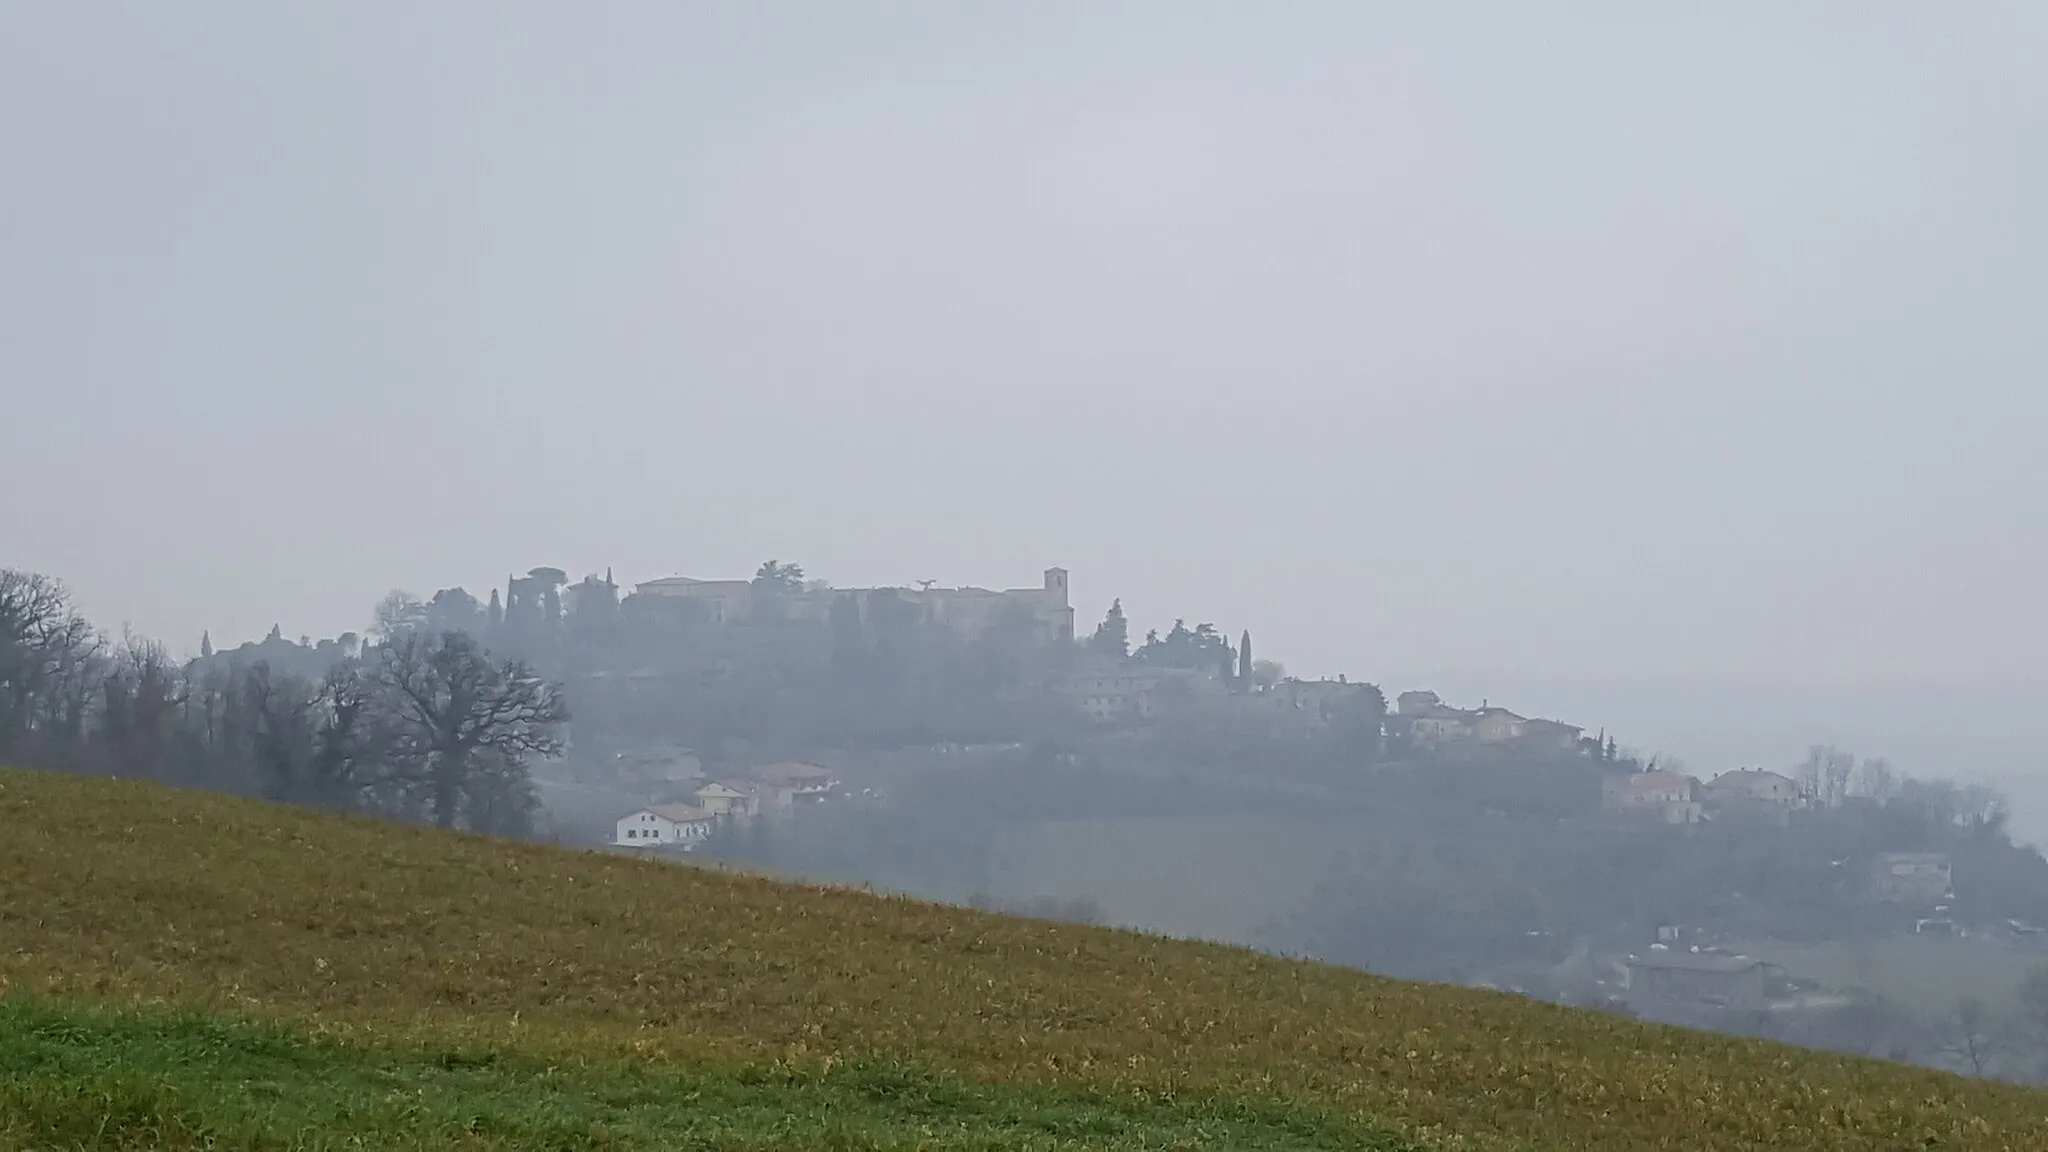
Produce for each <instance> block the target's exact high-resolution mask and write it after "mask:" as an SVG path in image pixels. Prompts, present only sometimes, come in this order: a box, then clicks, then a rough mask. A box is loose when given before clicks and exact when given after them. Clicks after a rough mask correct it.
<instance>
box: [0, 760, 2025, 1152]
mask: <svg viewBox="0 0 2048 1152" xmlns="http://www.w3.org/2000/svg"><path fill="white" fill-rule="evenodd" d="M0 945H4V946H0V1004H4V1006H5V1011H4V1012H0V1085H4V1086H5V1087H4V1091H5V1092H6V1093H7V1095H5V1096H0V1118H4V1119H0V1141H4V1142H5V1143H6V1145H7V1146H13V1147H117V1146H126V1147H134V1146H160V1147H201V1146H205V1147H214V1148H232V1147H342V1146H352V1147H365V1146H367V1147H478V1148H483V1147H548V1148H570V1147H591V1148H595V1147H606V1146H634V1145H635V1144H637V1145H639V1146H647V1147H654V1146H663V1147H684V1148H689V1147H695V1148H898V1147H901V1148H915V1147H972V1148H1010V1147H1020V1148H1021V1147H1059V1146H1066V1147H1091V1148H1092V1147H1118V1146H1126V1147H1151V1148H1166V1147H1186V1148H1206V1147H1216V1148H1260V1147H1265V1148H1283V1147H1340V1148H1341V1147H1352V1148H1382V1149H1395V1148H1471V1149H1544V1150H1551V1149H1556V1150H1579V1149H1590V1150H1613V1152H1622V1150H1628V1152H1634V1150H1637V1149H1646V1148H1672V1149H1702V1150H1705V1149H1753V1148H1773V1149H1845V1150H1854V1149H1907V1148H1914V1149H1924V1148H1956V1149H1985V1150H1991V1149H2010V1150H2015V1152H2016V1150H2020V1149H2025V1150H2028V1152H2036V1150H2039V1149H2042V1148H2048V1094H2041V1093H2036V1092H2031V1091H2026V1090H2022V1089H2017V1088H2010V1087H2004V1086H1999V1085H1993V1084H1987V1083H1974V1082H1969V1081H1964V1080H1961V1079H1958V1078H1954V1077H1950V1076H1945V1075H1941V1074H1937V1073H1931V1072H1926V1071H1921V1070H1915V1069H1909V1068H1903V1067H1892V1066H1888V1065H1883V1064H1878V1063H1874V1062H1870V1061H1864V1060H1857V1059H1852V1058H1848V1057H1840V1056H1834V1055H1828V1054H1819V1053H1807V1052H1800V1051H1795V1050H1791V1049H1786V1048H1781V1047H1777V1046H1774V1045H1770V1044H1764V1043H1760V1042H1752V1041H1743V1040H1736V1039H1731V1038H1722V1037H1715V1036H1708V1035H1704V1034H1697V1033H1689V1032H1684V1031H1679V1030H1675V1029H1665V1028H1656V1027H1651V1026H1645V1025H1639V1024H1635V1023H1632V1022H1629V1021H1626V1020H1621V1019H1617V1018H1614V1017H1609V1016H1604V1015H1598V1014H1592V1013H1582V1012H1573V1011H1569V1010H1566V1009H1561V1008H1555V1007H1550V1006H1546V1005H1541V1004H1536V1003H1532V1002H1527V1001H1522V1000H1519V999H1515V998H1512V997H1508V996H1504V995H1497V994H1489V993H1484V992H1479V991H1474V990H1467V989H1456V988H1448V987H1438V986H1424V985H1413V984H1402V983H1398V982H1393V981H1386V980H1380V979H1376V978H1374V977H1371V976H1368V975H1365V974H1362V973H1357V972H1350V971H1344V970H1340V969H1335V968H1328V967H1322V966H1317V965H1311V964H1302V963H1295V962H1290V961H1285V960H1279V959H1274V958H1270V957H1262V956H1258V955H1255V954H1252V953H1250V952H1246V951H1242V950H1238V949H1233V948H1229V947H1224V946H1221V945H1210V944H1197V943H1187V942H1178V941H1170V940H1163V939H1159V938H1156V937H1149V936H1141V935H1136V934H1132V933H1124V932H1114V931H1109V930H1104V929H1089V928H1076V927H1067V926H1057V925H1050V924H1044V923H1036V922H1028V921H1019V920H1006V919H1003V918H1000V917H995V916H989V915H983V914H979V913H975V912H972V911H968V910H963V909H954V908H943V907H938V906H934V905H928V904H921V903H916V902H912V901H907V900H901V899H887V898H881V897H875V896H869V895H864V894H862V893H858V892H850V891H845V890H837V889H821V888H805V887H796V886H791V885H786V884H778V883H775V882H772V881H768V880H765V879H761V878H758V877H750V876H745V875H739V874H733V873H725V872H718V871H712V870H705V869H696V868H678V867H674V866H670V865H665V864H661V863H658V862H652V861H643V860H634V859H624V858H620V857H618V856H614V855H602V854H589V855H582V854H574V853H567V852H562V851H558V850H553V849H547V848H541V847H536V846H525V845H512V844H505V843H499V842H494V841H490V840H485V839H481V838H476V837H468V836H459V835H450V834H445V833H436V832H433V831H431V830H427V829H417V828H410V827H397V826H390V825H382V824H377V823H373V822H370V821H366V820H358V819H349V818H342V817H335V816H329V815H322V814H317V813H310V812H304V811H299V810H295V809H289V808H281V807H273V806H267V805H262V804H258V803H254V802H249V801H243V800H236V799H230V798H224V797H218V796H209V795H203V794H194V793H180V792H173V791H168V790H165V789H161V788H156V787H152V786H150V785H147V784H142V783H137V782H130V781H104V780H81V779H72V778H63V777H53V776H46V775H40V774H31V773H12V772H8V773H0ZM784 1117H786V1119H784ZM350 1140H355V1141H358V1142H357V1143H353V1144H351V1143H349V1141H350ZM1119 1142H1121V1144H1119Z"/></svg>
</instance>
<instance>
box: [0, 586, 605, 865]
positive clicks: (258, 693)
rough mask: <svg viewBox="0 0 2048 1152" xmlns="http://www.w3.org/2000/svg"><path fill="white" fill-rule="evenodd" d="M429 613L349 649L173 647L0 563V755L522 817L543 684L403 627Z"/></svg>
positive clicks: (523, 668)
mask: <svg viewBox="0 0 2048 1152" xmlns="http://www.w3.org/2000/svg"><path fill="white" fill-rule="evenodd" d="M452 603H453V602H452V601H445V602H443V604H442V606H441V607H442V609H443V610H444V611H445V610H448V609H449V608H450V606H451V604H452ZM381 615H382V608H381V607H380V616H381ZM399 616H405V617H406V619H408V620H412V618H411V616H409V615H407V614H405V613H400V614H399V615H398V616H394V617H393V620H397V619H398V618H399ZM433 619H434V618H433V615H432V614H431V613H429V614H427V615H426V616H422V617H419V618H418V619H417V620H412V623H411V624H407V625H405V626H402V627H397V628H395V629H394V630H393V631H392V632H390V633H389V634H387V635H386V636H385V637H384V639H383V640H381V641H380V642H374V643H372V644H370V645H369V646H367V647H359V646H358V644H357V643H356V641H355V639H354V637H348V638H346V640H345V641H342V640H337V641H331V642H323V644H321V645H310V644H304V643H302V644H298V645H294V644H291V643H290V642H288V641H285V640H283V638H282V636H281V634H280V633H279V631H278V630H276V629H273V630H272V633H271V635H270V636H269V637H267V638H266V639H265V640H264V641H263V642H261V643H259V644H254V645H246V646H244V647H243V648H241V649H235V650H231V651H229V652H226V653H216V654H214V655H212V656H211V657H209V658H205V659H200V660H194V661H190V662H185V663H180V662H178V661H175V660H173V659H172V658H171V657H170V656H169V654H168V653H167V652H166V650H165V649H164V647H163V646H162V645H161V644H158V643H155V642H152V641H147V640H142V639H139V638H136V637H133V636H125V637H123V638H122V639H120V640H119V641H114V640H111V639H109V638H108V637H107V636H106V635H104V634H103V633H101V632H100V631H98V630H97V629H95V628H93V627H92V626H91V624H90V623H88V622H87V621H86V620H85V619H84V617H82V616H81V615H79V614H78V613H77V612H76V611H75V610H74V609H73V608H72V606H71V602H70V598H69V596H68V595H67V594H66V593H65V591H64V589H63V586H62V585H61V584H59V583H58V582H57V581H55V580H53V579H50V578H49V577H45V576H39V575H35V574H32V573H24V572H15V571H11V570H0V762H5V763H19V764H29V765H40V766H46V767H52V768H61V769H68V770H73V771H86V772H96V773H105V774H109V775H122V776H128V775H133V776H143V777H148V778H151V779H157V780H162V781H165V782H169V783H176V784H188V785H197V786H202V787H210V788H219V789H224V790H229V791H237V792H247V793H251V794H254V795H260V796H264V797H268V798H271V799H277V800H288V801H297V802H302V803H309V804H318V805H323V806H330V807H340V808H352V809H357V810H360V811H365V812H372V813H380V814H385V815H390V816H396V817H402V818H407V819H415V820H430V821H432V822H434V823H437V824H440V825H442V826H445V827H457V826H459V827H465V828H472V829H476V830H479V831H489V832H499V833H524V832H528V831H530V830H531V828H532V820H533V816H534V813H535V811H536V809H537V804H536V801H535V798H534V794H533V788H532V784H531V781H530V778H529V774H528V770H529V766H530V764H531V763H532V761H534V760H535V759H545V758H549V757H552V756H556V755H559V754H560V752H561V750H562V745H561V741H560V737H559V732H560V729H561V726H562V725H563V724H564V723H565V722H566V721H567V719H568V710H567V708H566V705H565V704H564V701H563V697H562V693H561V689H560V687H559V685H556V684H554V683H551V682H549V681H547V680H545V679H543V678H541V677H539V676H538V675H536V674H535V672H534V671H533V669H532V668H531V666H529V665H528V664H527V662H526V661H524V660H521V659H517V658H500V657H496V656H493V655H492V654H490V653H488V652H487V651H485V650H484V649H483V648H482V647H481V646H480V645H479V644H478V642H477V640H476V639H475V638H474V637H473V636H471V635H470V634H468V633H467V632H463V631H456V630H445V631H438V632H428V631H425V630H424V629H421V628H418V627H414V626H413V625H414V624H421V623H431V622H432V621H433ZM381 624H382V621H381V620H380V626H381Z"/></svg>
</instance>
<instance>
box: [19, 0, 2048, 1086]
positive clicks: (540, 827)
mask: <svg viewBox="0 0 2048 1152" xmlns="http://www.w3.org/2000/svg"><path fill="white" fill-rule="evenodd" d="M2044 49H2048V13H2044V12H2043V11H2040V10H2037V9H2036V8H2034V7H2031V6H2025V5H2017V4H2011V5H1992V4H1987V5H1979V6H1974V7H1971V8H1968V9H1958V10H1954V11H1944V12H1942V13H1940V14H1939V17H1938V18H1931V17H1929V16H1928V15H1927V12H1926V10H1925V9H1924V8H1922V7H1919V6H1910V5H1906V4H1903V3H1877V4H1866V5H1860V6H1857V7H1856V8H1855V10H1854V11H1847V10H1835V9H1823V8H1817V7H1808V8H1799V7H1787V6H1784V5H1763V4H1750V5H1744V4H1737V5H1722V6H1717V7H1715V8H1714V9H1713V10H1712V11H1710V12H1697V13H1664V12H1644V11H1639V10H1636V9H1634V8H1628V7H1622V6H1611V5H1597V4H1580V5H1567V6H1564V7H1563V8H1559V9H1553V10H1548V11H1544V12H1536V11H1533V10H1524V9H1521V8H1518V7H1514V6H1508V5H1496V6H1482V7H1480V8H1476V9H1464V10H1458V11H1453V10H1450V9H1441V10H1440V9H1438V8H1436V7H1431V6H1416V7H1414V8H1413V9H1412V10H1408V11H1393V10H1378V9H1366V8H1362V7H1359V6H1355V5H1345V4H1336V3H1329V4H1303V5H1296V6H1291V7H1289V8H1288V9H1286V10H1285V11H1268V10H1262V9H1258V8H1255V7H1252V6H1230V5H1213V4H1177V5H1150V4H1130V5H1122V6H1117V7H1115V8H1104V7H1101V6H1093V5H1078V4H1066V5H1061V4H1055V5H1034V6H1030V7H1029V8H1024V7H1018V8H1009V9H1002V8H974V9H967V8H961V7H957V6H949V5H905V6H899V7H893V8H890V9H887V10H880V9H861V8H842V7H832V6H824V5H792V6H785V7H780V8H775V9H763V8H738V7H727V6H689V7H682V6H671V5H642V6H630V5H629V6H623V7H621V8H619V9H616V10H614V11H613V12H612V13H611V14H610V15H608V16H602V17H601V16H599V15H596V14H593V13H588V12H583V11H577V10H569V9H563V8H553V7H548V6H543V5H534V4H499V5H490V6H465V5H437V6H433V7H431V8H424V9H413V8H404V7H400V6H396V5H374V4H366V5H352V6H347V7H329V8H315V7H294V8H289V9H287V8H278V9H275V10H261V11H250V10H247V9H244V8H231V7H229V6H226V5H217V4H188V5H181V6H179V8H178V10H177V11H176V12H171V11H169V10H165V11H161V12H159V11H154V10H136V9H127V10H117V9H114V8H111V7H103V6H96V5H87V4H77V5H59V6H44V7H41V8H36V9H27V8H24V9H20V10H17V11H14V12H12V13H11V14H9V15H8V16H6V17H0V143H4V144H5V145H6V146H5V147H4V148H0V390H4V397H5V400H4V416H0V459H4V460H5V462H6V465H7V468H8V470H9V472H10V474H11V475H12V476H13V477H14V480H13V481H12V486H13V488H14V489H15V493H16V496H17V498H16V499H14V500H11V501H7V502H5V503H4V504H0V568H4V570H5V571H4V575H0V689H4V691H0V761H5V762H8V763H11V764H20V765H24V766H32V767H47V768H54V769H59V770H67V771H78V772H89V773H97V774H118V775H123V776H142V777H149V778H153V779H157V780H161V781H164V782H166V783H172V784H178V785H187V786H200V787H209V788H217V789H223V790H228V791H234V792H242V793H248V794H251V795H258V796H263V797H266V798H270V799H275V800H279V801H284V802H290V803H300V804H309V805H317V806H321V807H327V808H334V809H339V810H349V811H358V812H367V813H371V814H375V815H379V816H383V817H387V818H390V819H395V820H406V821H415V822H422V823H434V824H439V825H442V826H445V827H450V828H466V829H471V830H476V831H483V832H489V833H492V834H496V835H503V836H514V837H522V838H532V839H542V840H549V841H554V842H558V843H561V844H564V845H567V846H571V847H574V848H578V849H582V850H590V851H605V852H630V853H635V854H642V855H653V856H656V857H658V858H661V859H665V860H669V861H672V862H673V863H674V864H675V865H676V866H678V867H697V866H718V867H734V868H746V869H753V870H761V871H765V872H768V873H770V874H773V875H782V876H789V877H794V878H801V879H810V880H824V881H831V882H835V883H847V884H857V885H867V886H871V887H874V888H876V889H879V890H885V891H894V892H904V893H910V894H914V895H918V896H923V897H927V898H931V899H937V900H944V901H949V902H954V903H960V904H972V905H975V906H978V907H983V908H987V909H991V910H996V911H1002V912H1007V913H1012V914H1019V915H1031V916H1041V917H1047V918H1051V919H1059V920H1070V921H1087V922H1094V923H1103V924H1113V925H1119V926H1125V927H1133V928H1139V929H1143V930H1147V931H1153V932H1160V933H1167V934H1172V935H1181V936H1195V937H1203V938H1211V939H1219V940H1226V941H1231V942H1235V943H1240V944H1245V945H1249V946H1252V947H1257V948H1262V949H1267V950H1271V951H1275V952H1283V953H1287V954H1290V955H1306V956H1313V957H1316V958H1320V959H1324V960H1328V961H1331V962H1336V963H1344V964H1352V965H1357V966H1361V967H1366V968H1370V969H1372V970H1375V971H1380V972H1385V973H1389V974H1393V975H1399V976H1404V977H1414V978H1427V979H1441V980H1452V981H1459V982H1464V983H1472V984H1485V985H1489V986H1493V987H1498V988H1502V989H1505V990H1509V991H1513V992H1516V993H1519V994H1522V995H1528V996H1536V997H1540V998H1543V999H1548V1000H1556V1001H1561V1002H1565V1003H1570V1004H1575V1005H1580V1006H1584V1007H1588V1008H1591V1009H1595V1010H1601V1011H1612V1012H1623V1013H1628V1014H1632V1015H1640V1016H1646V1017H1650V1018H1656V1019H1669V1020H1674V1021H1677V1022H1681V1023H1690V1024H1697V1025H1701V1026H1705V1027H1713V1028H1719V1029H1723V1030H1728V1031H1736V1032H1744V1033H1752V1034H1758V1035H1770V1036H1776V1037H1779V1038H1783V1039H1788V1040H1792V1041H1795V1042H1799V1043H1807V1044H1814V1045H1819V1046H1825V1047H1830V1048H1837V1049H1841V1050H1845V1051H1856V1052H1860V1053H1864V1054H1870V1055H1878V1056H1886V1057H1891V1058H1895V1059H1902V1060H1912V1061H1915V1062H1920V1063H1927V1064H1932V1065H1938V1066H1942V1067H1949V1068H1952V1069H1955V1070H1959V1071H1966V1072H1971V1073H1973V1074H1980V1075H1997V1076H2004V1077H2008V1078H2013V1079H2026V1080H2048V935H2044V933H2048V861H2044V860H2043V858H2042V857H2041V855H2040V854H2039V853H2038V852H2036V851H2035V850H2034V849H2033V848H2032V847H2031V845H2032V844H2034V843H2036V842H2044V843H2048V763H2044V759H2043V757H2042V754H2041V751H2040V749H2041V743H2040V740H2039V737H2038V736H2037V734H2036V733H2035V731H2034V724H2033V723H2032V718H2033V717H2034V716H2035V715H2037V714H2038V712H2039V707H2038V705H2039V701H2040V699H2041V694H2042V692H2043V691H2044V690H2048V673H2044V667H2048V665H2044V663H2043V652H2044V645H2048V609H2044V607H2043V605H2044V603H2048V601H2044V599H2043V598H2042V597H2041V596H2040V595H2039V594H2038V590H2037V589H2036V587H2035V585H2036V584H2037V583H2038V579H2037V574H2038V573H2039V571H2040V570H2041V567H2042V564H2043V562H2044V560H2048V538H2044V535H2043V533H2042V531H2041V529H2040V527H2039V519H2040V518H2039V515H2038V508H2037V505H2038V503H2039V497H2038V493H2040V492H2042V491H2048V463H2044V462H2043V457H2042V456H2041V454H2040V453H2038V452H2036V451H2034V440H2035V439H2036V437H2037V434H2036V429H2037V428H2038V427H2039V424H2040V421H2041V419H2042V418H2043V417H2044V416H2048V400H2044V399H2043V397H2042V394H2041V392H2040V389H2039V388H2038V387H2037V385H2038V382H2039V380H2040V379H2041V378H2042V376H2043V372H2044V370H2048V336H2044V335H2043V334H2042V330H2041V327H2040V325H2038V324H2037V323H2034V322H2033V317H2032V308H2031V305H2032V304H2033V302H2034V301H2036V300H2037V299H2038V298H2039V296H2040V289H2039V279H2040V273H2039V269H2040V268H2041V267H2042V266H2044V258H2048V228H2044V227H2043V225H2042V224H2041V222H2040V220H2039V219H2038V213H2037V212H2035V211H2033V208H2034V206H2035V205H2036V204H2038V203H2040V202H2041V199H2042V194H2043V192H2044V191H2048V154H2044V151H2043V149H2042V147H2041V145H2040V139H2041V136H2040V133H2039V131H2038V125H2036V124H2035V123H2034V120H2035V119H2038V117H2037V116H2036V114H2035V113H2034V111H2033V110H2034V109H2036V108H2039V107H2042V106H2043V104H2044V100H2048V91H2044V90H2043V89H2044V87H2048V81H2044V80H2043V79H2042V77H2041V75H2040V74H2039V70H2038V69H2037V68H2034V67H2032V65H2033V63H2034V61H2036V60H2038V59H2039V58H2040V55H2041V52H2042V51H2043V50H2044ZM2029 493H2033V494H2035V495H2029ZM1972 1005H1974V1007H1972Z"/></svg>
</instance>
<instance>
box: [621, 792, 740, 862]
mask: <svg viewBox="0 0 2048 1152" xmlns="http://www.w3.org/2000/svg"><path fill="white" fill-rule="evenodd" d="M716 819H717V817H715V816H713V815H712V814H711V813H709V812H706V811H705V810H704V809H702V808H699V807H697V806H695V805H693V804H656V805H654V806H653V807H651V808H642V809H640V810H638V811H636V812H633V813H631V814H629V815H626V816H621V817H620V818H619V823H618V830H617V835H616V836H614V837H613V840H612V843H613V844H615V845H617V846H619V847H621V848H669V849H676V850H680V851H684V852H688V851H690V850H691V849H693V848H695V847H696V846H697V845H698V844H699V843H700V842H702V841H703V839H704V838H705V837H706V836H709V835H710V834H711V826H712V824H713V823H714V822H715V821H716Z"/></svg>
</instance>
